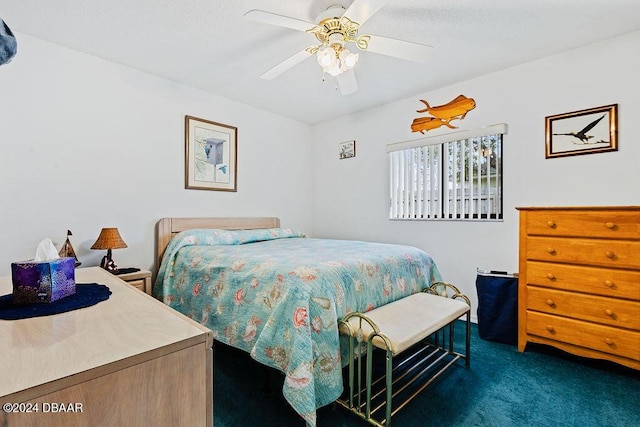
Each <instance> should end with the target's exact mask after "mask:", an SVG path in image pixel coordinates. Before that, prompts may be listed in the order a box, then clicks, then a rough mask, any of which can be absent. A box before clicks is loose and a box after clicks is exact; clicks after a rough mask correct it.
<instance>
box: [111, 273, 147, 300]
mask: <svg viewBox="0 0 640 427" xmlns="http://www.w3.org/2000/svg"><path fill="white" fill-rule="evenodd" d="M114 276H116V277H117V278H119V279H121V280H124V281H125V282H127V283H128V284H130V285H131V286H133V287H134V288H138V289H140V290H141V291H142V292H146V293H148V294H149V295H151V272H150V271H148V270H140V271H135V272H133V273H125V274H115V275H114Z"/></svg>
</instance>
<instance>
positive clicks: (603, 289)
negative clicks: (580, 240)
mask: <svg viewBox="0 0 640 427" xmlns="http://www.w3.org/2000/svg"><path fill="white" fill-rule="evenodd" d="M526 265H527V275H526V277H527V284H530V285H540V286H545V287H549V288H556V289H564V290H568V291H578V292H583V293H586V294H596V295H603V296H610V297H615V298H626V299H632V300H635V301H640V271H628V270H617V269H613V268H596V267H582V266H576V265H566V264H556V263H551V262H537V261H527V264H526Z"/></svg>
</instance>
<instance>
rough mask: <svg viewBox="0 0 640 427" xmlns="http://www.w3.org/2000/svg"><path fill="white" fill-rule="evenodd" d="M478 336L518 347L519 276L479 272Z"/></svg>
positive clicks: (477, 284) (477, 286)
mask: <svg viewBox="0 0 640 427" xmlns="http://www.w3.org/2000/svg"><path fill="white" fill-rule="evenodd" d="M476 289H477V291H478V334H479V335H480V338H482V339H484V340H489V341H497V342H501V343H504V344H511V345H517V344H518V277H517V276H516V275H513V274H507V273H500V272H493V271H492V272H483V271H482V270H478V275H477V277H476Z"/></svg>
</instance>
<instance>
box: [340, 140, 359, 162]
mask: <svg viewBox="0 0 640 427" xmlns="http://www.w3.org/2000/svg"><path fill="white" fill-rule="evenodd" d="M355 156H356V142H355V141H347V142H341V143H340V144H338V157H339V158H340V160H342V159H349V158H351V157H355Z"/></svg>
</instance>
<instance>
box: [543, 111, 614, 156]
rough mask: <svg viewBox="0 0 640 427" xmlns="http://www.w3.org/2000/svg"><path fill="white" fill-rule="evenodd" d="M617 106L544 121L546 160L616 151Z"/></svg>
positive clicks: (551, 117)
mask: <svg viewBox="0 0 640 427" xmlns="http://www.w3.org/2000/svg"><path fill="white" fill-rule="evenodd" d="M617 127H618V104H612V105H605V106H603V107H597V108H590V109H587V110H581V111H574V112H572V113H565V114H558V115H555V116H548V117H546V118H545V129H546V132H545V133H546V156H545V157H546V158H547V159H548V158H552V157H563V156H575V155H578V154H592V153H603V152H606V151H617V150H618V131H617Z"/></svg>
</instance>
